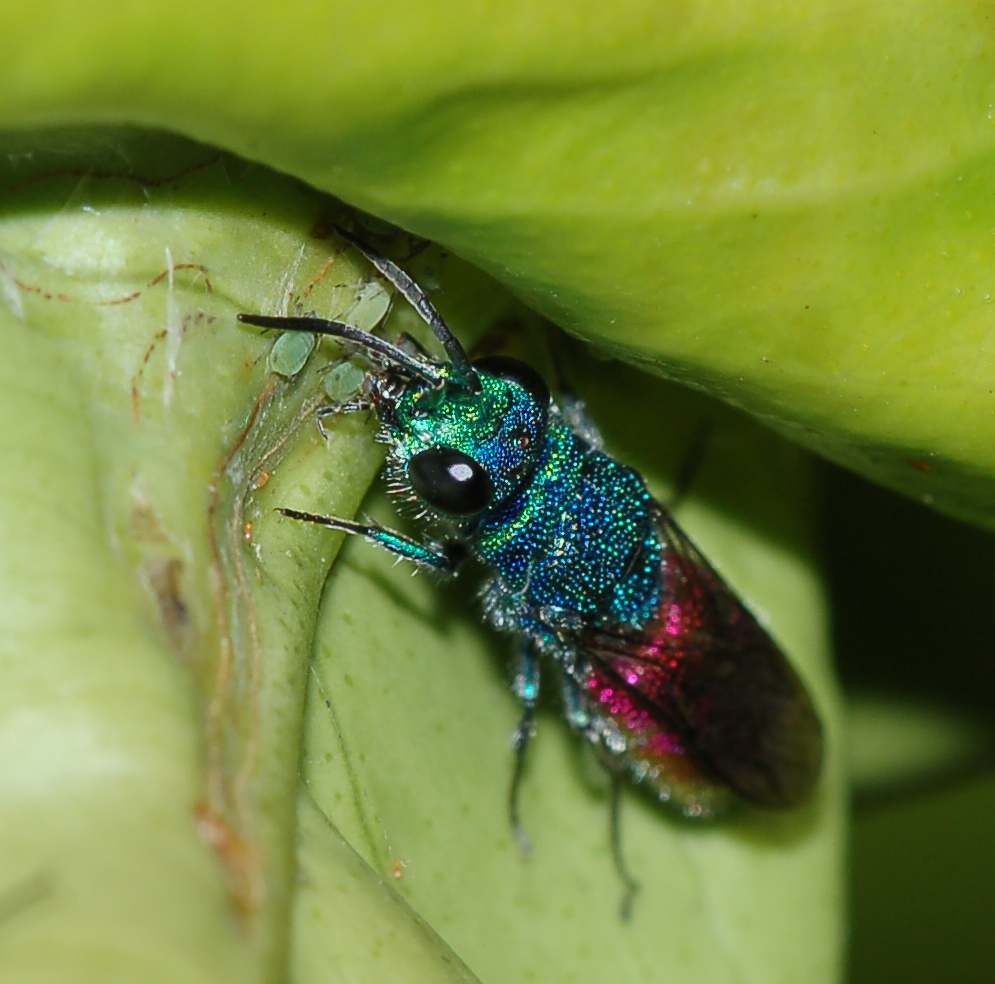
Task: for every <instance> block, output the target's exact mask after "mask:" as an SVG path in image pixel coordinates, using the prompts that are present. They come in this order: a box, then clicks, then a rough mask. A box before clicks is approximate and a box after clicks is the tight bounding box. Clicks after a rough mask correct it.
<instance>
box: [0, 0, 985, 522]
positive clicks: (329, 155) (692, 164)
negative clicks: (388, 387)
mask: <svg viewBox="0 0 995 984" xmlns="http://www.w3.org/2000/svg"><path fill="white" fill-rule="evenodd" d="M89 13H90V16H89V17H88V18H87V23H86V25H85V28H81V27H80V25H79V24H78V22H77V19H76V18H74V17H67V16H66V13H65V8H64V5H63V4H61V3H57V2H52V0H41V2H39V3H35V4H32V5H30V6H17V5H10V6H9V8H8V10H6V11H5V13H4V23H3V24H0V31H2V34H3V36H4V37H5V39H6V41H7V45H6V52H7V53H6V55H5V58H4V59H3V62H2V64H0V126H7V127H15V126H25V125H38V124H41V123H60V124H62V123H66V122H73V123H79V122H91V121H107V120H111V121H114V122H139V123H143V124H151V125H156V126H161V127H166V128H168V129H171V130H178V131H182V132H185V133H187V134H190V135H193V136H196V137H198V138H199V139H202V140H206V141H208V142H210V143H213V144H216V145H219V146H223V147H225V148H227V149H231V150H235V151H238V152H240V153H242V154H243V155H245V156H249V157H253V158H257V159H260V160H264V161H266V162H267V163H269V164H271V165H274V166H276V167H278V168H280V169H282V170H284V171H287V172H289V173H291V174H294V175H296V176H298V177H301V178H304V179H306V180H308V181H310V182H311V183H313V184H314V185H315V186H317V187H319V188H322V189H324V190H326V191H330V192H332V193H334V194H336V195H338V196H339V197H341V198H343V199H345V200H347V201H349V202H351V203H353V204H356V205H359V206H361V207H363V208H365V209H366V210H368V211H370V212H373V213H375V214H377V215H380V216H382V217H384V218H387V219H389V220H391V221H393V222H395V223H397V224H399V225H401V226H403V227H405V228H408V229H411V230H413V231H416V232H418V233H420V234H422V235H425V236H427V237H429V238H432V239H435V240H438V241H440V242H442V243H444V244H446V245H447V246H450V247H452V248H453V249H454V250H456V251H457V252H458V253H459V254H460V255H462V256H464V257H465V258H467V259H470V260H472V261H473V262H475V263H476V264H477V265H479V266H480V267H482V268H484V269H486V270H489V271H491V272H492V273H493V274H495V275H496V276H497V277H499V278H500V279H501V280H502V281H504V282H505V283H506V284H508V285H509V286H510V287H511V288H512V289H513V290H514V291H515V292H516V293H518V294H519V295H520V296H523V297H525V298H527V300H528V301H529V303H530V304H531V305H533V306H534V307H535V308H537V309H538V310H540V311H542V312H543V313H545V314H548V315H550V316H552V317H553V319H554V320H556V321H557V322H558V323H560V324H561V325H563V326H565V327H567V328H569V329H570V330H572V331H575V332H577V333H578V334H579V335H581V336H583V337H585V338H587V339H591V340H596V341H598V342H599V343H600V344H601V345H603V346H607V347H610V348H611V350H612V351H614V352H616V353H622V354H624V355H625V356H626V357H627V358H630V359H633V360H637V361H639V362H640V363H641V364H643V365H646V366H648V367H650V368H652V369H654V370H655V371H658V372H662V373H664V374H666V375H668V376H671V377H673V378H678V379H681V380H684V381H687V382H689V383H691V384H693V385H696V386H699V387H703V388H706V389H708V391H709V392H711V393H713V394H715V395H718V396H720V397H721V398H722V399H724V400H726V401H727V402H730V403H733V404H736V405H739V406H742V407H745V408H746V409H748V410H749V411H750V412H751V413H753V414H754V415H756V416H759V417H761V418H762V419H764V420H765V421H767V422H768V423H770V424H771V425H773V426H776V427H777V428H779V429H780V430H781V431H782V432H784V433H786V434H788V435H790V436H791V437H792V438H794V439H795V440H798V441H800V442H802V443H804V444H806V445H808V446H809V447H811V448H814V449H816V450H818V451H819V452H820V453H822V454H824V455H827V456H829V457H831V458H833V459H834V460H837V461H840V462H842V463H844V464H846V465H847V466H849V467H851V468H854V469H856V470H859V471H861V472H862V473H864V474H866V475H869V476H871V477H873V478H875V479H876V480H878V481H881V482H884V483H887V484H889V485H890V486H892V487H893V488H897V489H900V490H902V491H904V492H905V493H906V494H909V495H912V496H915V497H918V498H920V499H922V500H924V501H928V502H930V503H934V504H935V505H936V506H938V507H940V508H942V509H944V510H947V511H949V512H951V513H954V514H957V515H960V516H963V517H966V518H969V519H972V520H975V521H979V522H984V523H987V524H991V522H992V512H991V503H992V501H995V496H993V489H992V476H993V472H995V450H993V449H995V440H993V437H995V435H993V432H992V423H991V421H992V420H993V419H995V418H993V416H992V413H991V404H992V393H993V390H995V380H993V375H992V370H991V365H992V363H993V360H992V358H991V356H992V351H991V347H992V341H991V339H992V337H993V335H992V332H991V330H990V327H991V320H992V312H993V310H995V309H993V306H992V304H993V297H995V279H993V275H992V270H993V268H995V265H993V262H992V260H993V252H995V238H993V236H992V230H993V228H995V204H993V203H995V195H993V190H995V187H993V184H995V177H993V175H995V169H993V168H992V166H991V156H992V152H993V144H995V122H993V120H995V111H993V106H995V72H993V68H992V66H993V64H995V58H993V54H995V53H993V50H992V44H993V42H992V35H991V32H990V30H989V24H988V17H989V12H988V10H987V8H985V7H984V6H973V7H971V6H969V7H966V8H965V7H962V6H955V5H951V4H950V3H949V2H947V0H916V2H913V3H909V4H895V3H891V2H888V0H871V2H866V3H862V4H858V5H852V4H851V5H846V6H842V5H840V4H838V3H834V2H829V0H823V2H819V3H815V4H812V3H809V4H805V5H804V7H799V8H798V9H794V10H786V9H785V7H784V5H783V4H780V3H771V2H767V0H751V2H749V3H741V4H736V5H728V4H711V3H697V4H691V5H687V4H681V5H674V4H661V3H658V2H656V0H625V2H622V3H620V4H616V5H614V6H613V8H612V10H611V15H610V16H606V14H605V10H604V7H603V5H600V4H595V3H592V2H590V0H580V2H572V3H570V4H569V5H567V4H553V5H549V4H546V5H542V6H541V7H539V8H537V7H536V5H535V4H534V3H527V2H524V0H510V2H507V3H503V4H501V5H500V6H499V7H497V6H492V5H483V6H481V5H477V4H468V3H465V2H455V0H435V2H433V3H431V4H428V5H426V4H410V3H402V2H398V0H394V2H391V0H388V2H385V3H381V4H378V5H377V7H376V8H375V9H370V8H368V7H367V6H365V5H361V4H344V3H330V4H324V5H318V6H315V5H314V4H310V3H302V2H293V0H292V2H290V3H283V4H279V5H276V6H274V5H271V4H239V5H238V6H237V7H232V6H230V5H226V4H221V5H211V6H209V7H205V5H204V4H195V3H192V2H189V0H179V2H177V3H171V4H169V5H150V4H144V5H129V6H126V7H124V8H122V7H121V5H120V4H110V3H106V2H101V0H97V3H96V6H92V5H91V7H90V8H89ZM81 32H82V33H81ZM153 52H154V55H153V54H152V53H153Z"/></svg>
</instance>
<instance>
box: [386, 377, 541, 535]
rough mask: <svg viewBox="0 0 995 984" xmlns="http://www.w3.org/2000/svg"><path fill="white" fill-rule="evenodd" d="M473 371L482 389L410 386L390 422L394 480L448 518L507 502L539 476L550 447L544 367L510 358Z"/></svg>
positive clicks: (466, 515)
mask: <svg viewBox="0 0 995 984" xmlns="http://www.w3.org/2000/svg"><path fill="white" fill-rule="evenodd" d="M474 369H475V370H476V373H477V376H478V378H479V380H480V387H479V391H472V390H470V389H469V388H468V387H466V386H459V385H450V384H448V383H446V384H443V385H442V386H438V387H411V388H409V389H407V390H406V392H404V393H403V394H402V395H401V396H400V397H399V398H398V400H397V402H396V404H395V405H394V407H393V412H392V414H391V419H390V421H389V422H388V423H387V426H386V438H387V440H388V442H389V443H390V444H391V446H392V462H391V464H392V471H393V473H394V476H395V478H396V479H397V480H398V481H399V482H401V483H403V484H404V485H405V486H406V487H407V488H409V489H410V490H411V491H413V492H414V493H415V495H416V496H417V497H418V498H419V499H420V500H421V501H422V502H423V503H424V504H425V505H426V506H427V507H428V508H429V509H430V510H432V511H434V512H436V513H438V514H441V515H442V516H446V517H456V518H458V517H471V516H476V515H478V514H480V513H483V512H485V511H487V510H491V509H494V508H496V507H499V506H500V505H501V504H502V503H504V502H506V501H507V500H508V499H510V498H511V497H512V496H514V495H515V493H516V492H518V491H519V490H520V489H521V488H522V486H523V485H524V484H525V483H526V482H528V480H529V479H530V478H531V477H532V473H533V472H534V471H535V467H536V465H537V464H538V461H539V455H540V452H541V450H542V445H543V441H542V438H543V435H544V433H545V428H546V419H547V414H548V409H549V390H548V389H547V388H546V384H545V383H544V382H543V380H542V378H541V377H540V376H539V375H538V373H536V372H535V371H534V370H533V369H531V368H529V367H528V366H527V365H525V364H524V363H521V362H518V361H517V360H514V359H509V358H504V357H492V358H489V359H482V360H480V361H479V362H477V363H475V365H474Z"/></svg>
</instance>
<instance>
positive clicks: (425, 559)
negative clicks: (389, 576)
mask: <svg viewBox="0 0 995 984" xmlns="http://www.w3.org/2000/svg"><path fill="white" fill-rule="evenodd" d="M277 512H279V513H280V514H282V515H284V516H286V517H287V518H288V519H296V520H300V521H301V522H304V523H314V524H316V525H318V526H324V527H326V528H327V529H330V530H339V531H340V532H342V533H354V534H356V535H357V536H361V537H363V538H365V539H366V540H369V541H370V543H375V544H376V545H377V546H378V547H383V549H384V550H387V551H388V552H389V553H392V554H395V555H396V556H398V557H400V558H402V559H403V560H410V561H411V562H412V563H415V564H418V565H419V566H420V567H427V568H429V569H430V570H433V571H436V572H438V573H439V574H445V575H452V574H455V573H456V571H457V569H458V568H459V565H460V564H461V563H462V561H463V560H464V559H465V557H466V547H464V546H463V544H462V543H460V542H459V541H457V540H451V541H446V542H445V543H431V542H430V543H419V542H418V541H417V540H413V539H411V537H409V536H404V534H403V533H395V532H394V530H388V529H387V528H386V527H383V526H374V525H373V524H371V523H356V522H353V520H351V519H339V518H338V517H337V516H320V515H317V514H315V513H308V512H301V511H300V510H298V509H278V510H277Z"/></svg>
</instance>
